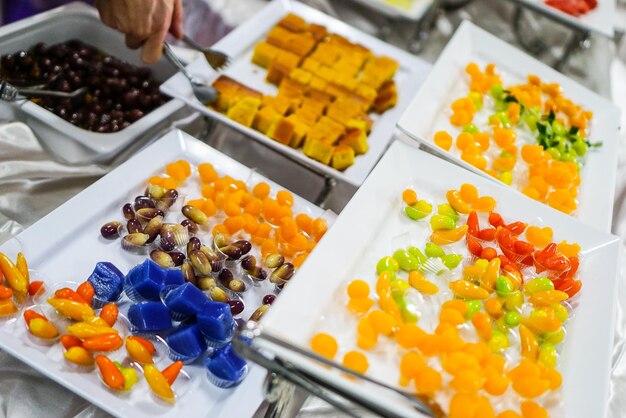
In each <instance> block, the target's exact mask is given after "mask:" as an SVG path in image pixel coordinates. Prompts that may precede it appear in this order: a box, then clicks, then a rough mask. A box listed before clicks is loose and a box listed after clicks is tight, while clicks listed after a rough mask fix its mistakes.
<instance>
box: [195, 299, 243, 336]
mask: <svg viewBox="0 0 626 418" xmlns="http://www.w3.org/2000/svg"><path fill="white" fill-rule="evenodd" d="M196 320H197V322H198V326H199V327H200V331H201V332H202V335H204V337H205V338H206V340H207V343H208V344H209V345H210V346H212V347H221V346H223V345H224V344H226V343H228V342H229V341H230V340H231V339H232V338H233V334H234V332H235V321H234V320H233V315H232V313H231V312H230V306H228V305H227V304H226V303H221V302H212V301H209V302H208V303H206V304H205V305H204V306H203V307H202V310H201V311H200V312H198V313H197V314H196Z"/></svg>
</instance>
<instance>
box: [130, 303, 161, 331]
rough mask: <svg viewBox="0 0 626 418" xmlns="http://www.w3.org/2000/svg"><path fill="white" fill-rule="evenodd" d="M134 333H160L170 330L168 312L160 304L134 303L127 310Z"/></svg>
mask: <svg viewBox="0 0 626 418" xmlns="http://www.w3.org/2000/svg"><path fill="white" fill-rule="evenodd" d="M128 320H129V321H130V323H131V324H132V325H133V327H134V329H133V331H134V332H148V333H152V332H160V331H166V330H168V329H170V328H172V320H171V319H170V312H169V311H168V309H167V308H166V307H165V305H163V304H162V303H161V302H142V303H135V304H133V305H131V306H130V308H129V309H128Z"/></svg>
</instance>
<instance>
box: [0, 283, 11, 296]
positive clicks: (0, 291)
mask: <svg viewBox="0 0 626 418" xmlns="http://www.w3.org/2000/svg"><path fill="white" fill-rule="evenodd" d="M12 297H13V290H12V289H11V288H10V287H6V286H2V285H0V299H11V298H12Z"/></svg>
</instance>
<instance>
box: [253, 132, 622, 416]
mask: <svg viewBox="0 0 626 418" xmlns="http://www.w3.org/2000/svg"><path fill="white" fill-rule="evenodd" d="M464 182H469V183H471V184H474V185H475V186H476V187H477V188H478V190H479V193H480V194H481V195H489V196H493V197H494V198H495V199H496V201H497V207H496V210H497V211H498V213H501V214H502V215H503V217H504V218H505V220H507V221H509V220H510V221H513V220H521V221H523V222H527V223H529V224H532V225H549V226H551V227H552V228H553V230H554V237H555V240H556V241H557V242H559V241H561V240H567V241H568V242H578V243H579V244H580V245H581V247H582V252H581V255H582V259H581V261H582V262H581V269H580V279H581V280H582V281H583V288H582V291H581V294H580V295H579V297H580V299H578V307H577V308H576V310H575V311H574V313H573V315H572V318H571V319H570V320H569V322H568V323H567V324H566V329H567V338H566V340H565V342H564V346H563V347H562V354H561V357H560V366H559V369H560V370H561V372H562V374H563V382H564V385H563V388H562V390H563V398H564V403H565V411H564V415H563V416H565V417H568V418H589V417H602V416H604V411H605V410H606V403H607V398H608V390H609V376H610V365H611V351H612V344H613V321H614V308H615V298H614V295H615V285H616V278H617V272H618V271H619V269H618V252H619V239H618V238H617V237H614V236H612V235H608V234H606V233H603V232H600V231H597V230H596V229H594V228H591V227H588V226H586V225H583V224H581V223H580V222H578V221H577V220H575V219H573V218H571V217H568V216H566V215H563V214H561V213H559V212H556V211H551V210H547V209H546V208H545V207H544V206H543V205H542V204H540V203H538V202H535V201H532V200H530V199H527V198H525V197H524V196H522V195H520V194H518V193H514V192H512V191H511V190H510V189H508V188H507V187H504V186H503V185H501V184H498V183H495V182H492V181H489V180H487V179H485V178H484V177H482V176H479V175H477V174H474V173H471V172H468V171H466V170H464V169H463V168H461V167H457V166H454V165H452V164H449V163H447V162H445V161H443V160H441V159H439V158H437V157H434V156H432V155H429V154H427V153H425V152H423V151H420V150H417V149H415V148H413V147H411V146H410V145H407V144H404V143H402V142H400V141H396V142H395V143H393V144H392V146H391V147H390V149H389V151H388V152H387V153H386V154H385V156H384V157H383V158H382V159H381V161H380V163H379V164H378V165H377V166H376V168H375V169H374V170H373V171H372V174H371V175H370V176H369V177H368V179H367V180H366V181H365V183H364V184H363V186H362V187H361V188H360V189H359V190H358V191H357V193H356V194H355V196H354V198H353V199H352V200H351V201H350V203H348V205H347V206H346V207H345V209H344V210H343V211H342V212H341V215H340V216H339V217H338V218H337V220H336V222H335V224H334V225H333V228H332V229H331V230H330V231H329V232H328V234H327V235H326V236H325V237H324V238H323V239H322V241H320V244H319V245H318V247H317V248H316V250H315V252H314V253H312V254H311V256H310V257H309V258H308V259H307V261H306V262H305V264H304V265H303V266H302V268H301V269H300V271H299V275H298V278H297V280H294V281H293V282H292V283H290V284H289V286H287V287H286V288H285V290H284V292H283V293H284V296H285V297H284V298H282V299H280V300H278V301H277V302H276V304H275V305H274V306H273V308H272V310H271V311H269V312H268V314H267V315H266V316H265V317H264V318H263V321H262V322H263V325H264V327H265V328H266V329H267V330H268V331H271V332H272V333H273V334H276V335H278V336H280V337H282V338H284V339H285V340H287V341H290V342H293V343H295V344H298V345H300V346H302V347H306V348H308V347H309V342H310V339H311V337H312V336H313V335H314V334H315V333H316V332H319V331H322V330H324V331H325V332H330V333H331V335H333V336H334V337H335V338H337V341H338V344H339V347H340V351H339V354H338V355H337V357H336V358H339V359H340V358H341V356H342V355H343V353H344V352H345V351H346V350H348V349H352V348H353V347H355V333H354V330H355V328H356V320H355V319H354V315H352V314H350V313H349V312H348V310H347V309H345V307H344V306H345V305H344V304H345V303H346V301H347V297H346V296H345V287H346V285H347V283H349V282H350V281H352V280H354V279H355V278H360V279H363V280H366V281H369V282H370V286H372V285H373V282H374V281H375V277H373V276H375V275H374V274H373V273H374V271H375V266H376V263H377V261H378V260H379V259H380V258H381V257H383V256H386V255H389V254H391V253H392V251H393V250H395V249H397V248H399V247H400V246H401V245H402V246H403V247H406V246H407V245H409V244H408V243H407V242H406V241H404V240H406V239H407V237H406V235H409V234H408V233H409V232H410V245H415V246H417V247H418V248H423V246H424V243H425V241H426V240H427V237H428V234H429V232H428V231H427V230H428V226H426V227H425V228H424V227H422V226H419V224H417V225H416V223H415V222H413V221H409V220H408V219H407V218H406V217H405V216H403V215H402V212H401V211H402V205H401V203H400V201H401V200H400V195H401V193H402V191H403V190H404V189H405V188H406V187H409V186H413V187H414V189H415V191H416V192H417V194H418V196H422V197H420V198H425V199H427V200H431V199H433V200H432V201H433V203H436V202H442V201H445V192H446V191H447V190H449V189H452V188H454V189H458V188H459V186H460V185H461V184H462V183H464ZM462 219H463V218H462ZM360 225H362V226H365V227H359V226H360ZM422 225H423V224H422ZM399 238H400V239H401V240H402V243H401V244H400V245H398V244H399V242H398V239H399ZM420 324H421V322H418V325H420ZM342 350H343V351H342ZM373 351H376V350H373ZM281 353H283V355H285V357H287V358H288V360H290V361H292V362H293V363H296V364H298V365H301V366H302V367H305V368H306V369H307V370H309V371H311V372H312V373H316V374H317V375H318V376H323V378H327V379H332V381H333V382H336V383H337V384H338V385H341V386H342V387H344V388H348V389H349V390H351V391H353V392H354V393H357V394H359V395H360V396H362V397H364V398H366V399H372V400H375V401H376V402H377V403H379V404H380V405H383V406H384V407H385V408H388V410H389V411H390V412H392V413H396V414H398V416H421V415H419V414H418V413H416V412H415V411H414V410H411V409H410V407H409V406H408V404H407V401H406V400H403V398H401V397H400V396H398V395H393V394H391V393H389V392H386V391H384V390H381V389H380V388H378V387H376V386H371V385H369V384H365V383H364V382H357V381H354V380H349V379H346V378H344V377H342V376H341V375H340V374H338V373H329V371H328V369H327V368H325V367H320V366H319V365H313V364H312V363H310V362H308V361H304V360H303V359H302V357H300V356H297V355H293V354H285V353H284V352H281ZM392 354H393V351H392V352H391V353H386V352H385V351H384V348H381V349H380V350H378V354H376V353H374V352H368V353H367V355H368V357H369V358H370V369H369V371H368V375H369V376H370V377H374V378H377V379H379V380H381V381H383V382H385V383H388V384H390V385H396V384H397V381H398V377H399V376H398V372H397V363H394V361H396V362H397V359H394V356H393V355H392ZM381 358H382V359H386V360H384V361H386V362H385V363H380V364H374V359H381Z"/></svg>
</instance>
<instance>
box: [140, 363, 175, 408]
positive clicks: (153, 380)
mask: <svg viewBox="0 0 626 418" xmlns="http://www.w3.org/2000/svg"><path fill="white" fill-rule="evenodd" d="M143 377H144V378H145V379H146V382H148V386H150V389H152V392H154V394H155V395H156V396H158V397H159V398H161V399H163V400H164V401H166V402H169V403H174V402H175V400H176V397H175V395H174V392H173V391H172V387H171V386H170V384H169V383H168V381H167V379H165V377H164V376H163V374H162V373H161V372H160V371H159V369H157V368H156V366H155V365H154V364H146V365H145V366H144V368H143Z"/></svg>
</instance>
